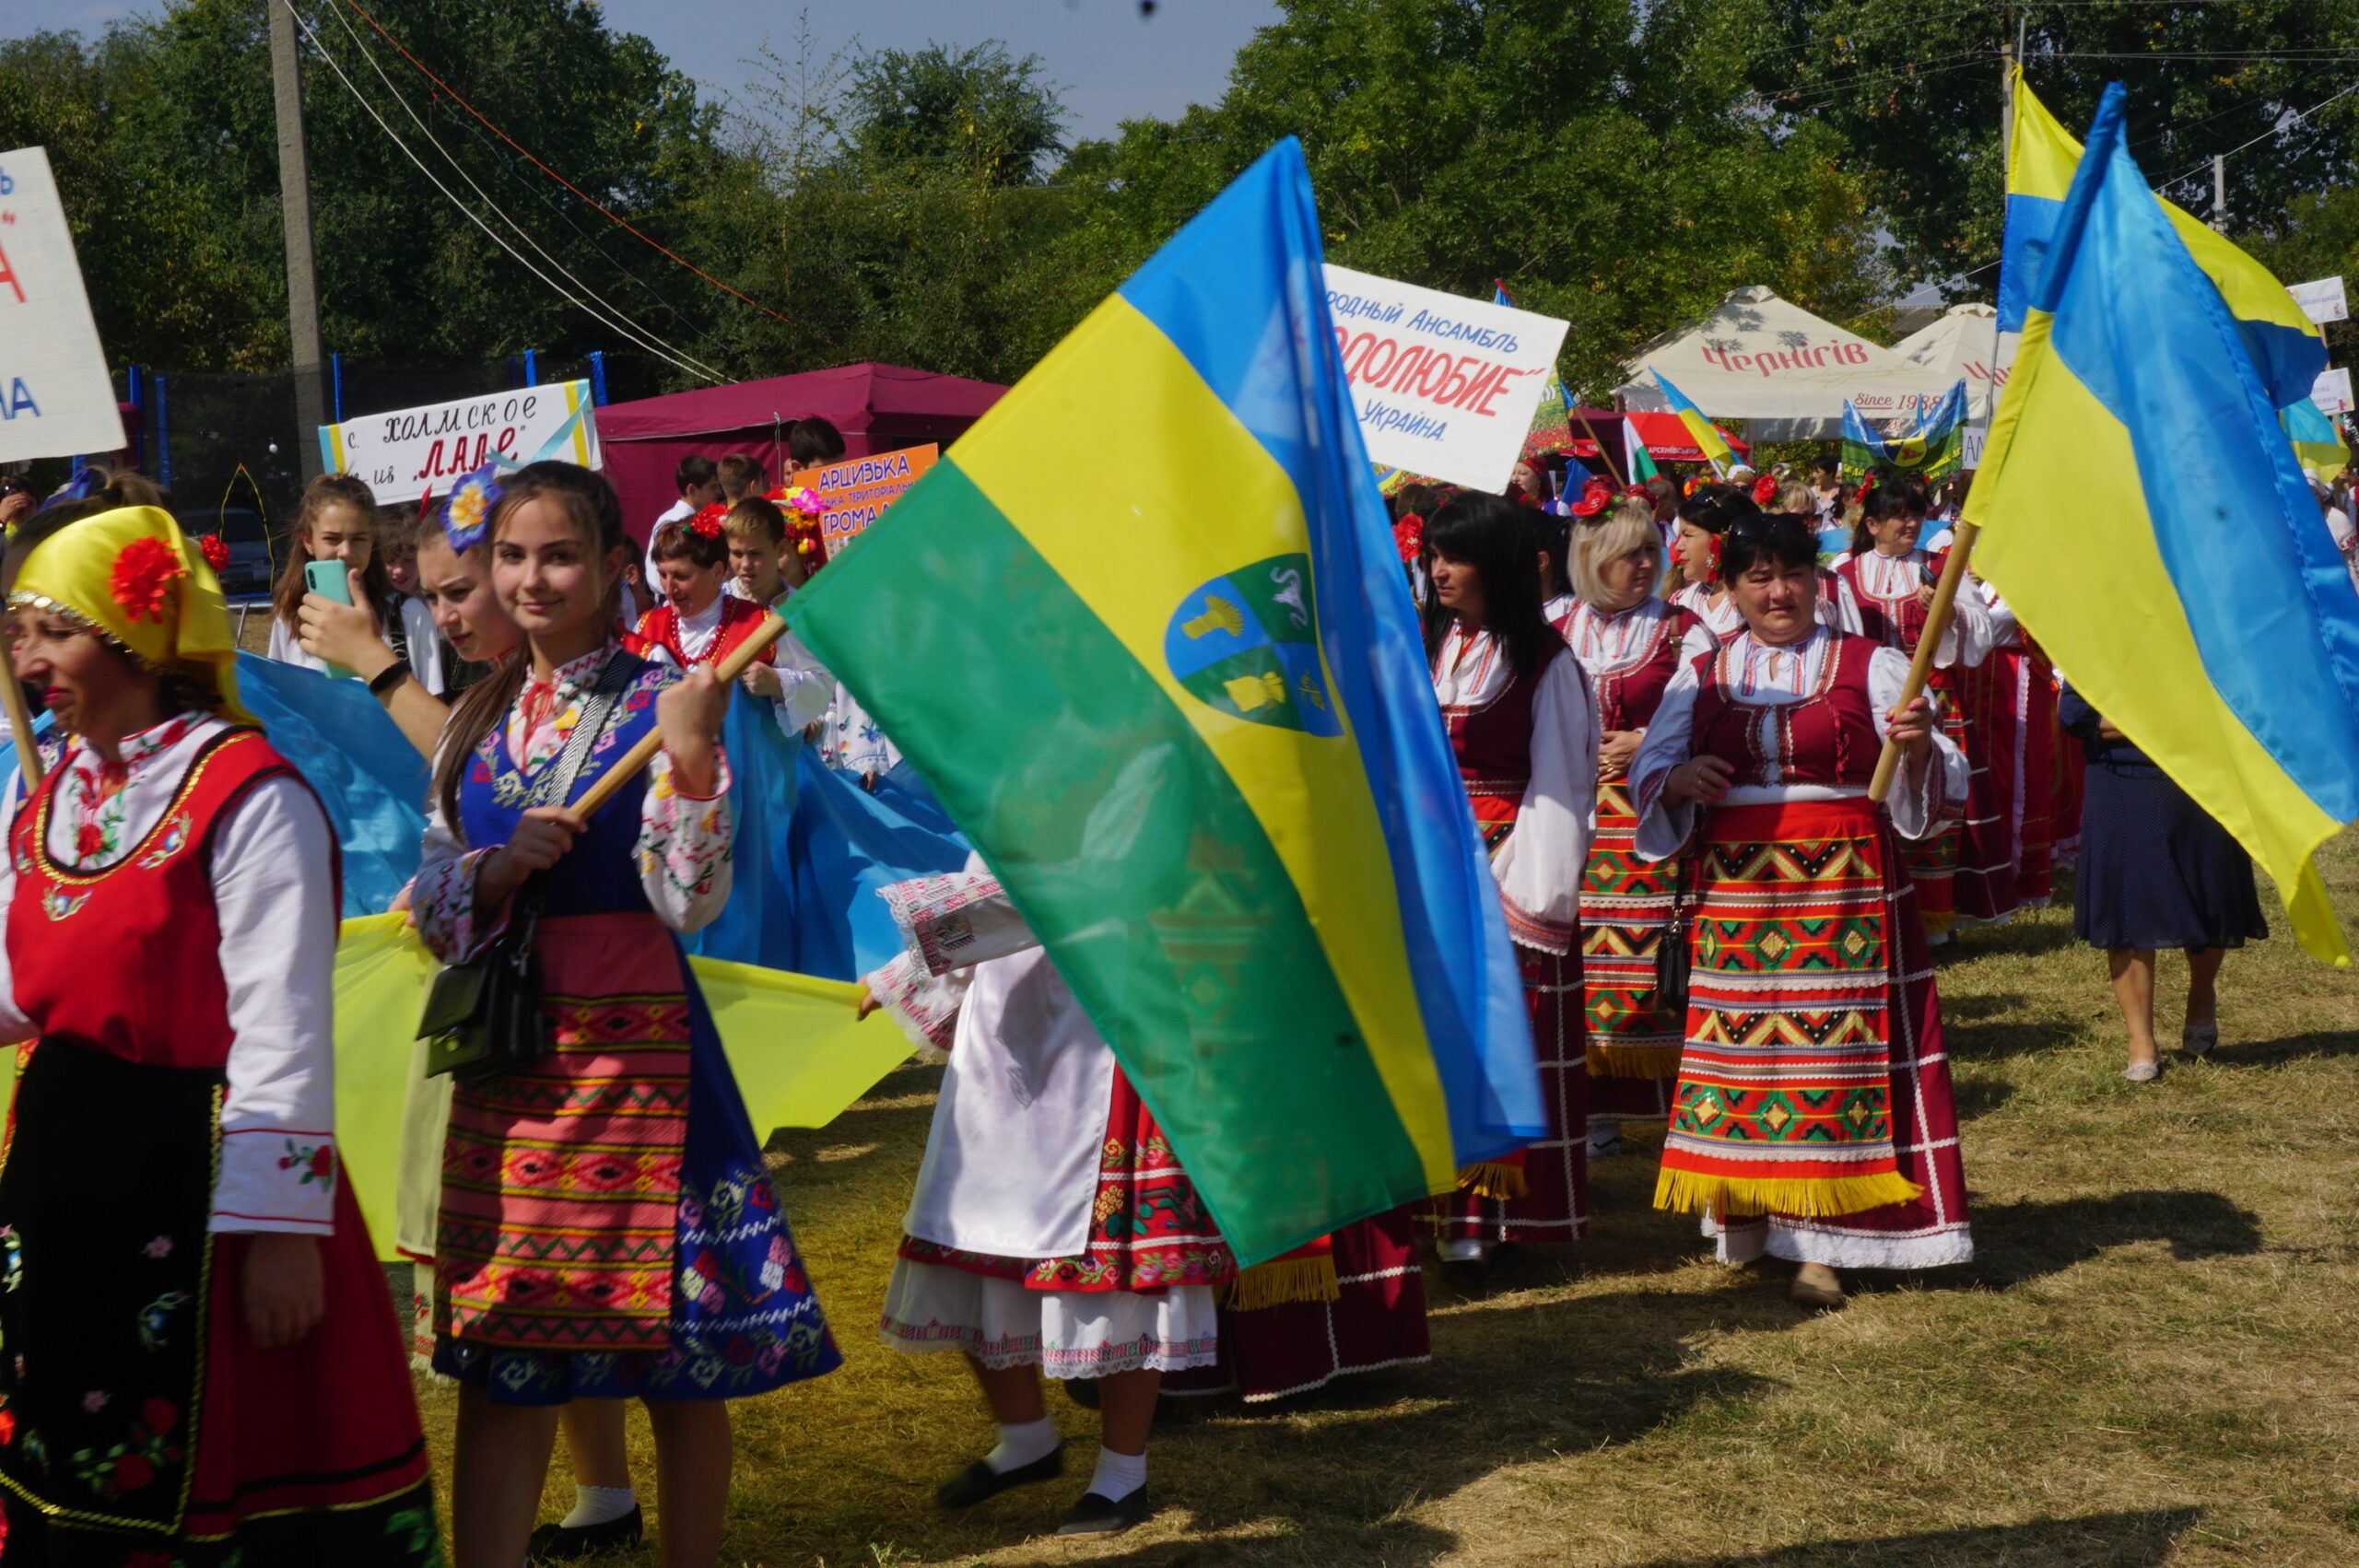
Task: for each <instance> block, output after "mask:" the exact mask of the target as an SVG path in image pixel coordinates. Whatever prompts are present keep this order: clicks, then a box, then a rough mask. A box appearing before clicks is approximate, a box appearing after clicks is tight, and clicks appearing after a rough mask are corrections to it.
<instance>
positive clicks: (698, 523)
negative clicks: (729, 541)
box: [688, 501, 729, 539]
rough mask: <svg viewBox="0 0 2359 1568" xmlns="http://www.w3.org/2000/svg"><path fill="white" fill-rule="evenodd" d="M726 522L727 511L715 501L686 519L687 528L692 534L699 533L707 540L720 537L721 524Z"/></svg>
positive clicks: (727, 519)
mask: <svg viewBox="0 0 2359 1568" xmlns="http://www.w3.org/2000/svg"><path fill="white" fill-rule="evenodd" d="M726 521H729V509H728V508H727V507H724V506H722V504H721V503H720V502H719V501H715V502H713V503H712V504H711V505H710V506H709V507H702V508H699V509H698V511H697V515H696V516H694V517H692V518H690V519H688V528H689V530H690V531H691V532H696V533H701V534H703V535H704V536H705V537H706V538H707V539H718V538H720V537H721V527H722V524H723V523H724V522H726Z"/></svg>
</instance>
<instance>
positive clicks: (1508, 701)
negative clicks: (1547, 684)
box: [1441, 643, 1573, 848]
mask: <svg viewBox="0 0 2359 1568" xmlns="http://www.w3.org/2000/svg"><path fill="white" fill-rule="evenodd" d="M1496 656H1497V657H1499V658H1501V659H1504V658H1506V657H1507V649H1504V648H1501V649H1498V650H1497V655H1496ZM1572 656H1573V654H1572V649H1568V648H1567V647H1565V646H1564V645H1563V644H1562V643H1558V644H1556V645H1555V647H1554V648H1552V649H1550V650H1549V652H1548V655H1547V657H1546V658H1543V660H1541V661H1540V663H1539V665H1538V666H1537V667H1536V668H1534V669H1533V671H1532V673H1530V674H1529V675H1526V676H1523V677H1522V678H1521V679H1520V680H1514V681H1510V682H1508V685H1507V686H1506V687H1505V689H1503V690H1502V691H1500V693H1499V694H1498V695H1497V696H1495V697H1493V698H1492V699H1491V700H1490V701H1488V702H1486V703H1485V704H1484V705H1483V706H1482V707H1480V708H1469V707H1464V706H1449V705H1446V706H1444V707H1443V708H1442V710H1441V717H1442V722H1443V724H1444V725H1445V726H1446V727H1447V728H1448V729H1449V749H1450V750H1451V751H1452V752H1454V753H1456V754H1457V756H1458V777H1459V778H1460V779H1461V781H1462V782H1463V783H1464V784H1465V786H1466V798H1467V800H1468V801H1469V802H1472V803H1473V807H1474V821H1475V823H1476V825H1478V826H1480V827H1481V828H1482V830H1483V838H1484V842H1485V843H1486V844H1488V845H1490V846H1491V847H1492V848H1498V846H1499V844H1500V843H1501V842H1502V841H1503V840H1504V839H1505V838H1506V837H1507V835H1508V829H1509V828H1511V827H1513V826H1514V825H1515V819H1516V813H1518V812H1519V811H1520V810H1521V809H1522V807H1523V792H1524V790H1526V789H1528V788H1529V787H1530V786H1531V783H1532V697H1533V696H1534V695H1535V694H1537V693H1538V691H1539V690H1540V681H1541V677H1542V676H1543V675H1545V674H1546V673H1548V667H1549V666H1550V665H1551V664H1552V663H1554V662H1555V661H1556V660H1558V659H1570V658H1571V657H1572Z"/></svg>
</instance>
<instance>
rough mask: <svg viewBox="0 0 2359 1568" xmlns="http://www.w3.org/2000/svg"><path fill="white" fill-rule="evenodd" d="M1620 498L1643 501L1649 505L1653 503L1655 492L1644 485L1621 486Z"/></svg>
mask: <svg viewBox="0 0 2359 1568" xmlns="http://www.w3.org/2000/svg"><path fill="white" fill-rule="evenodd" d="M1622 498H1623V499H1624V500H1625V501H1644V502H1646V503H1647V505H1649V506H1652V505H1654V504H1655V493H1654V492H1653V491H1652V490H1649V489H1648V488H1647V487H1646V486H1644V485H1625V486H1622Z"/></svg>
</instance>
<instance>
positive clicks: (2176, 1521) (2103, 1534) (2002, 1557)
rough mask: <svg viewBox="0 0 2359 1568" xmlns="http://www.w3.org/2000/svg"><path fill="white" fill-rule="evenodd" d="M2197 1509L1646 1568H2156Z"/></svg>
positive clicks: (1811, 1545) (1815, 1545)
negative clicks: (2004, 1566)
mask: <svg viewBox="0 0 2359 1568" xmlns="http://www.w3.org/2000/svg"><path fill="white" fill-rule="evenodd" d="M2202 1516H2203V1511H2202V1510H2201V1509H2200V1508H2154V1509H2146V1510H2143V1511H2141V1512H2138V1513H2123V1514H2088V1515H2082V1516H2081V1517H2080V1518H2077V1519H2033V1520H2029V1521H2027V1522H2026V1523H2024V1524H2020V1525H1979V1526H1974V1527H1968V1528H1966V1529H1961V1530H1928V1531H1925V1532H1923V1533H1922V1534H1919V1535H1906V1536H1885V1537H1883V1538H1881V1539H1872V1540H1814V1541H1811V1542H1808V1543H1807V1544H1805V1545H1802V1546H1790V1547H1781V1548H1779V1549H1778V1550H1775V1551H1753V1552H1747V1553H1745V1554H1744V1555H1743V1556H1741V1557H1675V1558H1673V1557H1666V1558H1660V1559H1657V1560H1656V1561H1654V1562H1649V1563H1647V1564H1646V1568H1885V1565H1886V1564H1890V1565H1891V1568H1967V1565H1968V1564H1973V1565H1979V1564H1983V1563H1995V1562H2007V1563H2021V1564H2023V1565H2024V1568H2033V1565H2035V1564H2053V1565H2055V1568H2064V1565H2065V1564H2071V1568H2158V1565H2159V1564H2161V1563H2163V1562H2166V1561H2168V1559H2169V1557H2170V1554H2171V1552H2172V1550H2174V1549H2175V1548H2176V1547H2177V1544H2178V1539H2179V1537H2181V1536H2183V1535H2185V1534H2186V1533H2187V1532H2188V1531H2189V1530H2191V1529H2193V1528H2194V1527H2195V1525H2196V1522H2197V1521H2198V1520H2200V1519H2201V1518H2202Z"/></svg>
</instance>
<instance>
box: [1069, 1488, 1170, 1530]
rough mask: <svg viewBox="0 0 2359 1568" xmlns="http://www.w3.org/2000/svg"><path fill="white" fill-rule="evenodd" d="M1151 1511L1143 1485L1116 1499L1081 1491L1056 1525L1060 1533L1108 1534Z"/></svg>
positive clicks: (1131, 1524)
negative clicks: (1068, 1511) (1069, 1509)
mask: <svg viewBox="0 0 2359 1568" xmlns="http://www.w3.org/2000/svg"><path fill="white" fill-rule="evenodd" d="M1154 1512H1155V1509H1154V1507H1153V1505H1152V1504H1149V1503H1148V1502H1147V1500H1146V1488H1144V1487H1141V1488H1139V1489H1138V1490H1137V1491H1136V1492H1132V1493H1131V1494H1130V1495H1129V1496H1128V1497H1125V1498H1123V1499H1122V1500H1121V1502H1120V1503H1117V1502H1115V1501H1114V1500H1113V1499H1111V1498H1109V1497H1102V1496H1100V1495H1099V1494H1098V1493H1097V1492H1083V1493H1082V1494H1081V1501H1080V1502H1078V1503H1076V1504H1074V1505H1073V1512H1072V1513H1070V1514H1068V1515H1065V1522H1064V1523H1063V1524H1062V1525H1059V1526H1058V1527H1057V1534H1059V1535H1061V1536H1110V1535H1112V1534H1113V1533H1114V1532H1115V1531H1117V1530H1127V1529H1129V1528H1130V1527H1132V1526H1133V1525H1135V1524H1137V1523H1138V1522H1139V1521H1140V1520H1142V1519H1144V1518H1145V1517H1146V1516H1147V1515H1149V1514H1152V1513H1154Z"/></svg>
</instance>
